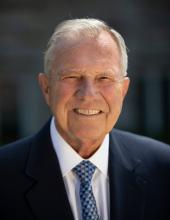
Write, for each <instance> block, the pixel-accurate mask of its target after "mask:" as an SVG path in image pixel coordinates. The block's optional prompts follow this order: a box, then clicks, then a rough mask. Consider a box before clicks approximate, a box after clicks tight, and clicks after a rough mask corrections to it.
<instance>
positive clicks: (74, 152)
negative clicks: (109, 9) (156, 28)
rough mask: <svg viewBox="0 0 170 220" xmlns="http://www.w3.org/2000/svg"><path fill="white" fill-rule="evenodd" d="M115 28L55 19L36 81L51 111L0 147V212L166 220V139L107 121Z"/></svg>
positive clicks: (123, 76)
mask: <svg viewBox="0 0 170 220" xmlns="http://www.w3.org/2000/svg"><path fill="white" fill-rule="evenodd" d="M126 71H127V53H126V46H125V43H124V40H123V38H122V37H121V36H120V34H119V33H117V32H116V31H115V30H113V29H112V28H110V27H109V26H108V25H106V24H105V23H104V22H102V21H99V20H96V19H74V20H68V21H64V22H62V23H61V24H60V25H58V26H57V28H56V30H55V32H54V34H53V35H52V37H51V39H50V41H49V44H48V49H47V51H46V53H45V73H40V74H39V78H38V79H39V84H40V87H41V89H42V92H43V95H44V97H45V100H46V103H47V104H48V105H49V107H50V109H51V111H52V115H53V117H52V118H51V119H50V120H49V122H48V123H47V124H46V125H45V126H44V127H43V128H42V130H41V131H40V132H39V133H38V134H36V135H34V136H32V137H29V138H26V139H24V140H20V141H17V142H15V143H12V144H10V145H8V146H6V147H3V148H2V149H1V150H0V176H1V181H0V219H1V220H6V219H10V220H11V219H17V220H23V219H24V220H32V219H37V220H43V219H50V220H54V219H58V220H93V219H94V220H99V219H100V220H152V219H153V220H166V219H167V220H169V219H170V147H169V146H168V145H166V144H163V143H160V142H158V141H155V140H152V139H149V138H145V137H141V136H138V135H134V134H130V133H128V132H123V131H119V130H116V129H113V127H114V125H115V123H116V121H117V120H118V118H119V115H120V113H121V109H122V104H123V100H124V98H125V96H126V93H127V91H128V87H129V78H128V77H127V72H126Z"/></svg>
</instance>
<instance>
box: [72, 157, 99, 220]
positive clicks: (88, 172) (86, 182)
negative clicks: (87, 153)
mask: <svg viewBox="0 0 170 220" xmlns="http://www.w3.org/2000/svg"><path fill="white" fill-rule="evenodd" d="M95 169H96V167H95V166H94V165H93V164H92V163H91V162H90V161H88V160H83V161H82V162H81V163H80V164H78V165H77V166H76V167H75V168H74V169H73V171H74V172H75V173H76V174H77V176H78V177H79V179H80V201H81V207H82V217H83V220H99V216H98V213H97V206H96V201H95V198H94V195H93V191H92V186H91V179H92V176H93V174H94V171H95Z"/></svg>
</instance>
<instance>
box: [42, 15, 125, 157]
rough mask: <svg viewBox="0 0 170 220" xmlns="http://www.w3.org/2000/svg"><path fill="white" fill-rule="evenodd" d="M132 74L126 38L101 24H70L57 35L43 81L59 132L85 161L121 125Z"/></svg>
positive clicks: (79, 21)
mask: <svg viewBox="0 0 170 220" xmlns="http://www.w3.org/2000/svg"><path fill="white" fill-rule="evenodd" d="M126 69H127V53H126V46H125V44H124V41H123V39H122V37H121V36H120V35H119V34H118V33H117V32H116V31H114V30H113V29H110V28H109V27H108V26H107V25H106V24H105V23H103V22H101V21H98V20H95V19H75V20H69V21H65V22H63V23H61V24H60V25H59V26H58V27H57V28H56V30H55V32H54V34H53V35H52V37H51V39H50V42H49V46H48V49H47V51H46V54H45V72H46V74H40V75H39V82H40V85H41V88H42V91H43V94H44V96H45V99H46V102H47V104H48V105H49V106H50V108H51V111H52V113H53V115H54V117H55V122H56V128H57V129H58V131H59V133H60V134H61V135H62V137H63V138H64V139H65V140H66V141H67V142H68V143H69V144H70V145H71V146H72V147H73V148H74V149H75V150H77V151H78V152H79V153H80V154H82V156H89V155H91V154H92V153H93V152H95V151H96V149H97V148H98V147H99V146H100V144H101V142H102V140H103V138H104V136H105V135H106V134H107V133H108V132H109V131H110V130H111V129H112V128H113V126H114V125H115V123H116V121H117V119H118V117H119V115H120V112H121V109H122V103H123V100H124V97H125V95H126V93H127V90H128V86H129V79H128V78H127V77H126ZM81 149H85V151H86V153H85V154H86V155H83V154H84V151H83V153H82V151H81Z"/></svg>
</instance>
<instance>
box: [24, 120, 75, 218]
mask: <svg viewBox="0 0 170 220" xmlns="http://www.w3.org/2000/svg"><path fill="white" fill-rule="evenodd" d="M49 127H50V121H49V122H48V123H47V125H45V127H44V128H43V129H42V130H41V131H40V132H39V133H38V134H37V135H36V137H35V138H34V141H33V142H32V144H31V146H30V152H29V155H28V161H27V165H26V169H25V172H26V174H27V175H28V176H29V177H30V178H31V185H30V186H29V187H28V189H27V191H26V194H25V196H26V200H27V203H28V204H29V206H30V208H31V210H32V213H33V214H34V216H36V218H37V219H68V220H73V215H72V211H71V207H70V204H69V201H68V198H67V193H66V190H65V187H64V182H63V179H62V175H61V171H60V167H59V162H58V159H57V156H56V154H55V152H54V149H53V147H52V143H51V138H50V129H49Z"/></svg>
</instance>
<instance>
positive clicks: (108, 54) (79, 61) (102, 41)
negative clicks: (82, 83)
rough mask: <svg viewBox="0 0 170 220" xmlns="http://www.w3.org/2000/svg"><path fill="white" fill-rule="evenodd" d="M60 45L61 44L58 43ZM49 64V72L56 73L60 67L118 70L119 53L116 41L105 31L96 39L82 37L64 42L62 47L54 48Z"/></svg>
mask: <svg viewBox="0 0 170 220" xmlns="http://www.w3.org/2000/svg"><path fill="white" fill-rule="evenodd" d="M60 46H61V45H60ZM53 58H54V59H53V62H52V65H51V67H52V68H51V72H53V73H57V72H60V71H61V70H62V69H64V70H65V69H73V68H76V69H82V70H83V69H86V70H91V71H93V70H95V71H97V69H100V70H101V69H103V70H104V69H108V68H110V69H111V68H113V67H114V68H116V70H115V72H118V73H119V72H120V63H121V58H120V53H119V49H118V46H117V44H116V42H115V41H114V40H113V38H112V37H111V36H110V35H106V34H105V33H104V34H103V35H102V34H101V35H100V36H98V37H97V38H96V39H91V38H82V39H81V40H80V39H78V40H77V41H69V42H66V43H65V44H64V45H63V47H61V48H59V49H56V51H55V55H54V56H53Z"/></svg>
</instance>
